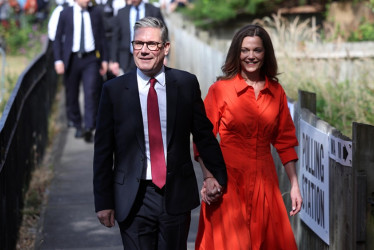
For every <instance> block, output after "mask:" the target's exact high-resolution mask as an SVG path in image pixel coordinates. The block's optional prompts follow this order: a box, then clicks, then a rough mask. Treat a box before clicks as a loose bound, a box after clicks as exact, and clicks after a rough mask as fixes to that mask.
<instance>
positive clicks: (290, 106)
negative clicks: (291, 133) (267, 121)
mask: <svg viewBox="0 0 374 250" xmlns="http://www.w3.org/2000/svg"><path fill="white" fill-rule="evenodd" d="M287 106H288V109H289V110H290V114H291V117H292V120H293V121H294V117H293V116H294V113H295V105H294V103H293V102H289V101H287Z"/></svg>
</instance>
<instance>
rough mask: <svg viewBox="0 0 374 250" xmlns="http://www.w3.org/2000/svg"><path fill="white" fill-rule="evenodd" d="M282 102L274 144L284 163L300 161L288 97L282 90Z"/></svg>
mask: <svg viewBox="0 0 374 250" xmlns="http://www.w3.org/2000/svg"><path fill="white" fill-rule="evenodd" d="M281 90H282V92H281V96H280V98H281V100H280V107H279V124H278V130H277V133H276V136H275V137H274V139H273V141H272V144H273V146H274V147H275V148H276V149H277V152H278V155H279V157H280V159H281V161H282V163H283V165H284V164H286V163H287V162H289V161H293V160H298V157H297V154H296V151H295V148H294V147H296V146H297V145H298V141H297V138H296V129H295V125H294V123H293V121H292V118H291V114H290V111H289V109H288V105H287V96H286V93H285V92H284V90H283V89H281Z"/></svg>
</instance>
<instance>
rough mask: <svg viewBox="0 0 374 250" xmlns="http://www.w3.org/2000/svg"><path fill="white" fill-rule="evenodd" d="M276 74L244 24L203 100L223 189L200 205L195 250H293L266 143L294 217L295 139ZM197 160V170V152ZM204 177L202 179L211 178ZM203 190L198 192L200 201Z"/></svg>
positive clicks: (255, 31)
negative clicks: (278, 164)
mask: <svg viewBox="0 0 374 250" xmlns="http://www.w3.org/2000/svg"><path fill="white" fill-rule="evenodd" d="M277 69H278V67H277V61H276V58H275V55H274V49H273V45H272V42H271V39H270V37H269V35H268V33H267V32H266V31H265V29H263V28H262V27H260V26H258V25H247V26H245V27H243V28H241V29H240V30H239V31H238V32H237V33H236V34H235V36H234V38H233V40H232V43H231V46H230V48H229V51H228V53H227V57H226V61H225V63H224V65H223V66H222V71H223V76H220V77H218V81H217V82H215V83H214V84H213V85H212V86H211V87H210V88H209V91H208V94H207V96H206V98H205V100H204V104H205V108H206V113H207V116H208V118H209V119H210V121H211V122H212V124H213V126H214V128H213V133H214V134H215V135H217V134H219V137H220V146H221V150H222V153H223V156H224V159H225V163H226V166H227V174H228V181H227V188H226V191H225V193H224V194H223V196H222V199H219V200H218V201H217V202H213V203H212V202H209V203H210V205H208V203H207V202H203V203H202V205H201V212H200V219H199V227H198V233H197V238H196V249H204V250H208V249H227V250H232V249H238V250H239V249H252V250H256V249H288V250H289V249H297V246H296V242H295V238H294V235H293V232H292V228H291V224H290V221H289V218H288V215H287V210H286V207H285V205H284V202H283V198H282V194H281V192H280V190H279V184H278V177H277V172H276V169H275V166H274V162H273V158H272V155H271V152H270V151H271V150H270V149H271V147H270V145H273V146H274V147H275V148H276V150H277V152H278V154H279V157H280V159H281V160H282V163H283V165H284V168H285V171H286V173H287V175H288V177H289V179H290V182H291V191H290V196H291V201H292V208H290V213H289V214H290V216H294V215H295V214H297V213H298V212H299V211H300V209H301V204H302V197H301V194H300V189H299V184H298V180H297V175H296V169H295V168H296V167H295V162H296V161H297V159H298V157H297V154H296V151H295V149H294V147H296V146H297V145H298V141H297V138H296V134H295V126H294V124H293V121H292V118H291V115H290V112H289V110H288V106H287V97H286V94H285V92H284V90H283V88H282V86H281V85H280V83H279V82H278V79H277V74H278V71H277ZM196 158H197V159H198V161H199V162H200V164H201V165H202V166H203V168H204V163H205V162H204V159H201V158H200V157H199V155H198V152H196ZM203 172H204V178H210V177H212V176H214V173H213V174H212V173H210V171H209V170H207V169H205V170H204V171H203ZM207 185H208V184H207V183H204V186H203V188H202V190H201V194H202V198H203V200H204V201H205V200H206V195H207V193H206V187H207Z"/></svg>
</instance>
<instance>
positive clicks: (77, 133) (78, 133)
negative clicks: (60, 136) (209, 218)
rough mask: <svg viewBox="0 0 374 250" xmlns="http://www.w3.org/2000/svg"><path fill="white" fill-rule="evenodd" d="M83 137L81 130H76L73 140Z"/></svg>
mask: <svg viewBox="0 0 374 250" xmlns="http://www.w3.org/2000/svg"><path fill="white" fill-rule="evenodd" d="M82 137H83V130H82V128H77V130H76V131H75V138H82Z"/></svg>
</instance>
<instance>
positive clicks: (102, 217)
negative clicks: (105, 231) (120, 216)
mask: <svg viewBox="0 0 374 250" xmlns="http://www.w3.org/2000/svg"><path fill="white" fill-rule="evenodd" d="M96 215H97V218H98V219H99V221H100V223H101V224H102V225H104V226H106V227H113V226H114V225H115V221H114V210H113V209H106V210H101V211H99V212H97V213H96Z"/></svg>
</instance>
